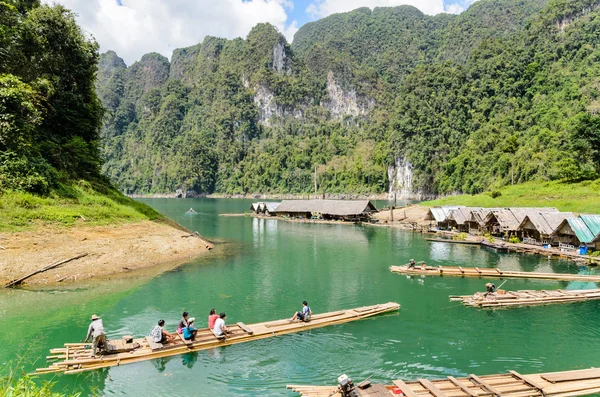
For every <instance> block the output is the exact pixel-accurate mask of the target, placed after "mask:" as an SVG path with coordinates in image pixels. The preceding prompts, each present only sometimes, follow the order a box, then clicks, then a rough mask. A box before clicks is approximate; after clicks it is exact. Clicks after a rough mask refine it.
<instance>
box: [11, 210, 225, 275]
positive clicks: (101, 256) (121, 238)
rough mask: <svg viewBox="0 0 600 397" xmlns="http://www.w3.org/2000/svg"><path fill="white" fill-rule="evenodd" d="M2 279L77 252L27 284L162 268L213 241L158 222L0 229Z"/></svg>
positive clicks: (197, 252) (205, 249)
mask: <svg viewBox="0 0 600 397" xmlns="http://www.w3.org/2000/svg"><path fill="white" fill-rule="evenodd" d="M0 246H1V247H2V248H4V249H1V248H0V283H1V285H4V284H6V283H8V282H9V281H11V280H14V279H17V278H19V277H22V276H24V275H26V274H29V273H31V272H34V271H36V270H38V269H40V268H42V267H44V266H47V265H49V264H51V263H54V262H58V261H61V260H64V259H67V258H71V257H74V256H76V255H78V254H82V253H87V254H88V255H87V256H86V257H84V258H81V259H77V260H74V261H72V262H69V263H66V264H64V265H62V266H60V267H58V268H56V269H52V270H49V271H47V272H44V273H41V274H38V275H35V276H33V277H31V278H29V279H27V280H26V281H25V283H24V284H29V285H49V284H58V283H61V284H62V283H74V282H77V283H79V282H82V281H89V280H92V279H93V280H96V279H110V278H126V277H131V276H134V275H139V273H140V272H147V271H148V270H152V272H154V270H156V271H157V272H159V273H160V272H163V271H166V270H170V269H172V268H175V267H177V266H179V265H181V264H184V263H186V262H189V261H190V260H192V259H193V258H195V257H198V256H200V255H202V254H205V253H206V252H208V251H209V250H210V249H212V248H213V245H212V243H210V242H209V241H207V240H206V239H204V238H202V237H201V236H200V235H198V234H192V233H189V232H187V231H185V230H183V228H176V227H173V226H172V225H169V224H166V223H159V222H150V221H144V222H137V223H124V224H118V225H111V226H78V227H71V228H65V227H57V226H49V227H44V228H41V229H38V230H35V231H26V232H16V233H0Z"/></svg>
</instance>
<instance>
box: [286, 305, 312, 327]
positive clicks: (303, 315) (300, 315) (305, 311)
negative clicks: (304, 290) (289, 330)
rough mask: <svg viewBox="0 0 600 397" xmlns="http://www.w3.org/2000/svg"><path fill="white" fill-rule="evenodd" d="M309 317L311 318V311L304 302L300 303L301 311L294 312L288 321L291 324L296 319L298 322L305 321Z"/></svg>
mask: <svg viewBox="0 0 600 397" xmlns="http://www.w3.org/2000/svg"><path fill="white" fill-rule="evenodd" d="M310 316H312V310H310V307H308V302H306V301H304V302H302V310H301V311H299V312H296V313H295V314H294V316H293V317H292V318H290V319H289V320H288V321H289V322H292V321H294V320H296V319H298V320H300V321H307V320H308V318H309V317H310Z"/></svg>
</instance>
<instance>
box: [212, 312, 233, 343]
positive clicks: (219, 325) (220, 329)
mask: <svg viewBox="0 0 600 397" xmlns="http://www.w3.org/2000/svg"><path fill="white" fill-rule="evenodd" d="M225 318H227V315H226V314H225V313H221V314H219V318H217V320H216V321H215V326H214V328H213V329H212V332H213V334H214V335H215V336H216V337H217V338H223V337H225V335H226V334H228V333H229V330H228V329H227V327H226V326H225Z"/></svg>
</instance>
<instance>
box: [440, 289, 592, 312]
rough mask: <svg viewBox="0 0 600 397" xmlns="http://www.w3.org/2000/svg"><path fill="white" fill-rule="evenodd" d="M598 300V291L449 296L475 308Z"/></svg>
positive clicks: (545, 291)
mask: <svg viewBox="0 0 600 397" xmlns="http://www.w3.org/2000/svg"><path fill="white" fill-rule="evenodd" d="M598 299H600V289H584V290H564V289H557V290H541V291H536V290H519V291H503V290H498V291H496V292H492V293H488V292H476V293H475V294H473V295H457V296H450V300H451V301H460V302H462V303H463V304H464V305H465V306H471V307H477V308H494V307H520V306H536V305H549V304H554V303H571V302H585V301H590V300H598Z"/></svg>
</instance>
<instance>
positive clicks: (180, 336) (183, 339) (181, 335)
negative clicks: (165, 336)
mask: <svg viewBox="0 0 600 397" xmlns="http://www.w3.org/2000/svg"><path fill="white" fill-rule="evenodd" d="M177 335H179V338H180V339H181V341H182V342H183V343H185V344H186V345H191V344H192V341H191V340H187V339H185V338H184V337H183V333H181V334H177Z"/></svg>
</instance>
